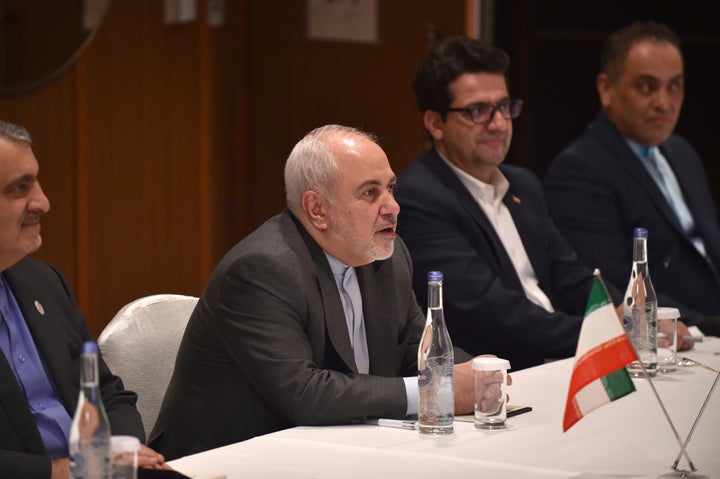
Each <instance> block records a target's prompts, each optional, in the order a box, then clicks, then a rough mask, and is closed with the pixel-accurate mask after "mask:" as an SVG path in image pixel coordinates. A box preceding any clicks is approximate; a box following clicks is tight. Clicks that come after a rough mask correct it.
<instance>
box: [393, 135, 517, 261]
mask: <svg viewBox="0 0 720 479" xmlns="http://www.w3.org/2000/svg"><path fill="white" fill-rule="evenodd" d="M426 159H427V161H426V164H427V166H428V168H430V169H431V170H432V171H433V172H434V173H435V175H436V176H437V177H438V178H440V181H442V182H443V183H444V184H445V185H446V186H447V187H448V189H449V190H450V191H452V192H453V194H455V195H456V196H457V197H458V199H459V200H460V203H461V205H462V207H463V208H464V209H465V210H466V211H467V213H468V214H469V215H470V216H471V217H472V218H473V220H475V222H476V223H477V225H478V226H479V227H480V229H481V230H482V232H483V235H484V236H485V240H484V242H485V243H487V244H490V245H492V251H493V255H494V258H495V261H496V264H494V265H492V264H491V263H490V264H491V265H492V266H494V267H495V271H496V272H497V273H498V274H500V273H501V272H502V271H504V270H506V266H507V265H505V266H504V267H502V268H501V267H500V265H501V264H502V263H504V262H509V261H510V258H509V257H508V256H507V253H506V252H505V248H504V247H503V245H502V242H501V241H500V238H499V237H498V235H497V233H496V232H495V228H493V226H492V224H490V220H488V218H487V216H486V215H485V212H484V211H483V210H482V208H480V205H478V203H477V201H476V200H475V198H473V196H472V194H470V192H469V191H468V189H467V188H465V185H463V184H462V181H460V178H458V177H457V175H456V174H455V172H454V171H452V170H451V169H450V167H449V166H448V165H446V164H445V161H444V160H443V159H442V158H441V157H440V154H439V153H438V152H437V150H435V149H432V150H431V152H430V153H429V154H428V155H427V156H426ZM401 221H402V220H401Z"/></svg>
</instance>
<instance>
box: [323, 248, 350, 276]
mask: <svg viewBox="0 0 720 479" xmlns="http://www.w3.org/2000/svg"><path fill="white" fill-rule="evenodd" d="M323 253H325V257H326V258H327V260H328V262H329V263H330V269H331V270H332V272H333V274H334V275H337V276H343V275H344V274H345V271H346V270H347V269H348V268H349V266H348V265H346V264H345V263H343V262H342V261H340V260H339V259H337V258H335V257H334V256H330V255H329V254H328V253H327V251H324V250H323Z"/></svg>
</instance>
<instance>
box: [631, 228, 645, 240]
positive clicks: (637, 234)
mask: <svg viewBox="0 0 720 479" xmlns="http://www.w3.org/2000/svg"><path fill="white" fill-rule="evenodd" d="M647 237H648V232H647V228H634V229H633V238H647Z"/></svg>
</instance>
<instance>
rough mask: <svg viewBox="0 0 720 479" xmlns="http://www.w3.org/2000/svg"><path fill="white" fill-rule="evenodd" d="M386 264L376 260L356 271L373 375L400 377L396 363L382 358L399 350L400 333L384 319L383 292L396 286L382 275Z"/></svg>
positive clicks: (385, 309)
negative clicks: (398, 337)
mask: <svg viewBox="0 0 720 479" xmlns="http://www.w3.org/2000/svg"><path fill="white" fill-rule="evenodd" d="M386 265H387V262H386V261H376V262H375V263H373V264H370V265H366V266H362V267H359V268H355V271H356V272H357V276H358V283H359V284H360V291H362V298H363V318H364V322H365V335H366V337H367V346H368V357H370V358H372V359H371V361H370V374H377V375H381V376H392V375H395V374H396V371H393V369H394V366H395V365H394V364H393V362H392V361H389V360H388V361H384V360H380V359H379V358H387V353H388V351H393V350H394V349H395V348H396V347H397V344H396V340H397V334H396V333H394V332H393V330H392V327H393V325H394V324H395V323H393V322H391V321H384V320H383V318H385V317H386V316H387V310H388V304H387V303H386V302H384V301H383V300H382V299H381V298H383V295H384V294H383V292H384V291H387V290H388V289H389V288H391V287H392V286H391V285H388V284H387V282H388V281H390V275H383V274H381V272H382V269H383V268H384V267H386Z"/></svg>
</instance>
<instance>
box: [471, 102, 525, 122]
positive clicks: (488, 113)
mask: <svg viewBox="0 0 720 479" xmlns="http://www.w3.org/2000/svg"><path fill="white" fill-rule="evenodd" d="M521 110H522V101H521V100H517V99H511V100H506V101H503V102H502V103H499V104H498V105H496V106H492V105H487V104H482V103H480V104H477V105H473V106H471V107H469V108H468V111H469V113H470V118H471V119H472V121H473V123H490V122H491V121H492V119H493V117H494V116H495V112H496V111H499V112H500V114H501V115H502V116H503V118H505V119H506V120H510V119H515V118H517V117H518V116H520V111H521Z"/></svg>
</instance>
